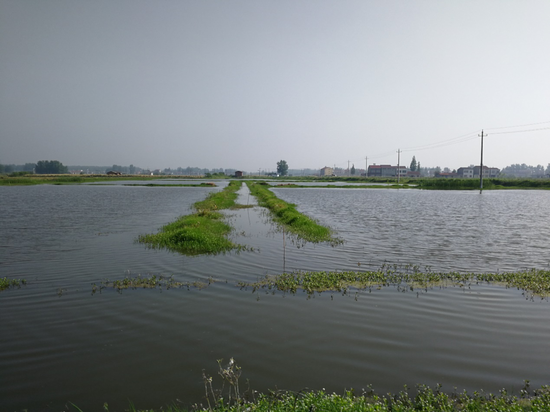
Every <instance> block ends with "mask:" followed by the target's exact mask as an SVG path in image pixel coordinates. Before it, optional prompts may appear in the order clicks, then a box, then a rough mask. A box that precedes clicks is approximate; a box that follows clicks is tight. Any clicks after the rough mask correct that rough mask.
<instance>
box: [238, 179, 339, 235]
mask: <svg viewBox="0 0 550 412" xmlns="http://www.w3.org/2000/svg"><path fill="white" fill-rule="evenodd" d="M246 184H247V185H248V188H249V189H250V193H252V195H254V196H255V197H256V198H257V199H258V204H259V205H260V206H263V207H266V208H267V209H269V210H270V211H271V212H272V214H273V216H274V220H275V222H276V223H278V224H281V225H283V226H284V227H286V228H288V230H289V231H290V232H292V233H294V234H295V235H297V236H298V237H300V238H302V239H304V240H307V241H309V242H330V243H332V244H338V243H341V242H342V240H341V239H338V238H335V237H333V236H332V231H331V230H330V229H329V228H327V227H324V226H321V225H319V224H318V223H317V222H316V221H315V220H313V219H311V218H309V217H307V216H305V215H303V214H301V213H300V212H298V211H297V210H296V207H295V205H293V204H290V203H287V202H285V201H284V200H281V199H279V198H278V197H277V196H275V195H274V194H273V192H271V191H270V190H269V186H268V185H267V184H265V183H263V182H246Z"/></svg>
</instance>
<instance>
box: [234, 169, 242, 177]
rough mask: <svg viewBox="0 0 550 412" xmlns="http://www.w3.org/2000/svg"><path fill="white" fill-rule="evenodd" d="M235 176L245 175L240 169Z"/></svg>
mask: <svg viewBox="0 0 550 412" xmlns="http://www.w3.org/2000/svg"><path fill="white" fill-rule="evenodd" d="M235 177H243V172H241V171H240V170H237V171H235Z"/></svg>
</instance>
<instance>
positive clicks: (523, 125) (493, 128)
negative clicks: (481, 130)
mask: <svg viewBox="0 0 550 412" xmlns="http://www.w3.org/2000/svg"><path fill="white" fill-rule="evenodd" d="M546 123H550V120H549V121H546V122H538V123H529V124H518V125H516V126H502V127H491V128H489V130H498V129H511V128H513V127H525V126H535V125H537V124H546Z"/></svg>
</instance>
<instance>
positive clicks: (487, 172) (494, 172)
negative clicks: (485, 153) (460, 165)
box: [474, 166, 500, 178]
mask: <svg viewBox="0 0 550 412" xmlns="http://www.w3.org/2000/svg"><path fill="white" fill-rule="evenodd" d="M499 173H500V169H498V168H496V167H487V166H483V177H484V178H485V177H497V176H498V174H499ZM474 177H479V166H474Z"/></svg>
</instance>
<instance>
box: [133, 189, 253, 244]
mask: <svg viewBox="0 0 550 412" xmlns="http://www.w3.org/2000/svg"><path fill="white" fill-rule="evenodd" d="M241 184H242V182H240V181H236V180H232V181H231V182H229V185H228V186H227V187H226V188H225V189H223V190H222V191H219V192H214V193H211V194H210V195H208V197H207V198H206V199H205V200H203V201H200V202H197V203H195V204H194V206H193V207H194V208H195V210H196V211H197V212H196V213H193V214H191V215H186V216H182V217H180V218H179V219H178V220H176V221H175V222H172V223H169V224H167V225H166V226H163V227H162V228H161V229H160V231H159V232H158V233H156V234H147V235H140V236H139V237H138V239H137V241H138V242H139V243H144V244H147V245H148V246H149V247H151V248H164V249H169V250H173V251H177V252H179V253H182V254H185V255H198V254H217V253H224V252H227V251H230V250H233V249H238V250H240V249H242V248H243V246H240V245H237V244H235V243H233V242H232V241H230V240H229V239H228V238H227V235H229V233H230V232H231V230H232V229H231V226H229V225H228V224H227V223H225V222H224V215H223V214H222V213H220V212H219V210H221V209H228V208H231V207H235V206H236V205H235V200H236V199H237V193H236V192H237V190H239V188H240V187H241Z"/></svg>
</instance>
